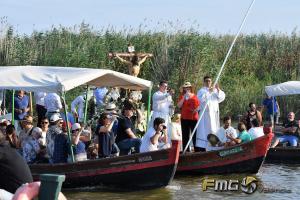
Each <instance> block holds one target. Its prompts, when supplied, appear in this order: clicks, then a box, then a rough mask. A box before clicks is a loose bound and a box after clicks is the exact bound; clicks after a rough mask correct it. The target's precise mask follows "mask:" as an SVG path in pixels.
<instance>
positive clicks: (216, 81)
mask: <svg viewBox="0 0 300 200" xmlns="http://www.w3.org/2000/svg"><path fill="white" fill-rule="evenodd" d="M254 2H255V0H252V2H251V4H250V6H249V7H248V10H247V12H246V14H245V16H244V18H243V21H242V23H241V25H240V28H239V30H238V32H237V33H236V35H235V37H234V39H233V41H232V43H231V45H230V48H229V49H228V51H227V54H226V57H225V59H224V61H223V64H222V66H221V69H220V71H219V73H218V76H217V78H216V80H215V82H214V84H213V88H215V86H216V84H217V83H218V81H219V79H220V76H221V74H222V71H223V69H224V67H225V64H226V62H227V59H228V57H229V56H230V53H231V51H232V48H233V46H234V44H235V42H236V40H237V38H238V36H239V35H240V33H241V30H242V28H243V26H244V24H245V22H246V19H247V17H248V14H249V13H250V10H251V8H252V6H253V4H254ZM207 105H208V101H206V102H205V105H204V108H203V110H202V111H201V113H200V117H199V119H198V121H197V124H196V126H195V128H194V130H193V132H192V135H191V137H190V139H189V141H188V143H187V145H186V146H185V148H184V150H183V154H184V153H185V152H186V150H187V148H188V147H189V145H190V143H191V141H192V138H193V136H194V134H195V132H196V130H197V127H198V125H199V123H200V120H201V119H202V118H203V115H204V112H205V110H206V108H207Z"/></svg>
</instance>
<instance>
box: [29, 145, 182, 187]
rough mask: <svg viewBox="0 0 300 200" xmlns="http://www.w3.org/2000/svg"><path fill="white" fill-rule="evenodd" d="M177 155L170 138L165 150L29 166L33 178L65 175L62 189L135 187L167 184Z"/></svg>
mask: <svg viewBox="0 0 300 200" xmlns="http://www.w3.org/2000/svg"><path fill="white" fill-rule="evenodd" d="M178 158H179V142H177V141H173V142H172V148H170V149H166V150H160V151H153V152H146V153H139V154H133V155H128V156H120V157H115V158H104V159H99V160H88V161H82V162H77V163H62V164H53V165H50V164H36V165H31V166H30V169H31V172H32V175H33V178H34V179H35V180H38V179H39V175H40V174H45V173H51V174H65V176H66V180H65V182H64V183H63V187H64V188H78V187H89V186H103V187H110V188H111V187H115V188H117V189H133V190H136V189H141V188H142V189H148V188H157V187H162V186H166V185H168V184H169V183H170V181H171V180H172V179H173V176H174V174H175V171H176V167H177V163H178Z"/></svg>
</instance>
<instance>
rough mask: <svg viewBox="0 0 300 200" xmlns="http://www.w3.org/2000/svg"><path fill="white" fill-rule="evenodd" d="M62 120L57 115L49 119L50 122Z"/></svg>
mask: <svg viewBox="0 0 300 200" xmlns="http://www.w3.org/2000/svg"><path fill="white" fill-rule="evenodd" d="M60 119H62V118H61V116H60V114H59V113H55V114H53V115H52V116H51V117H50V122H56V121H58V120H60Z"/></svg>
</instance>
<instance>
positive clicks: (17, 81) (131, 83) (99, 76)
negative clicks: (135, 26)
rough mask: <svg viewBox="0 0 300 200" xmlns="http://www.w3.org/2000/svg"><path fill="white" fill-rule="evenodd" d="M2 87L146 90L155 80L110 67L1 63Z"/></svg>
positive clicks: (48, 90)
mask: <svg viewBox="0 0 300 200" xmlns="http://www.w3.org/2000/svg"><path fill="white" fill-rule="evenodd" d="M0 75H1V79H0V89H9V90H25V91H32V92H36V91H43V92H63V91H68V90H71V89H73V88H75V87H77V86H79V85H83V84H88V85H91V86H96V87H103V86H110V87H122V88H127V89H133V90H145V89H147V88H150V87H152V82H151V81H147V80H144V79H141V78H137V77H133V76H130V75H127V74H123V73H120V72H115V71H112V70H107V69H91V68H77V67H76V68H75V67H49V66H5V67H0Z"/></svg>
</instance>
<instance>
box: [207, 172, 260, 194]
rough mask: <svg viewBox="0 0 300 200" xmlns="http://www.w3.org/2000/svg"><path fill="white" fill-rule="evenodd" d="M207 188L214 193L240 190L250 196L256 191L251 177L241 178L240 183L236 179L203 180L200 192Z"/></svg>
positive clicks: (255, 184) (255, 185) (255, 181)
mask: <svg viewBox="0 0 300 200" xmlns="http://www.w3.org/2000/svg"><path fill="white" fill-rule="evenodd" d="M209 188H211V189H213V190H214V191H216V192H226V191H239V190H240V189H241V190H242V191H243V192H245V193H247V194H252V193H254V192H255V191H256V189H257V180H256V179H255V178H254V177H251V176H247V177H245V178H243V180H242V181H241V182H240V181H239V180H236V179H230V180H223V179H219V180H218V179H204V180H203V181H202V190H203V191H206V190H207V189H209Z"/></svg>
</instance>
